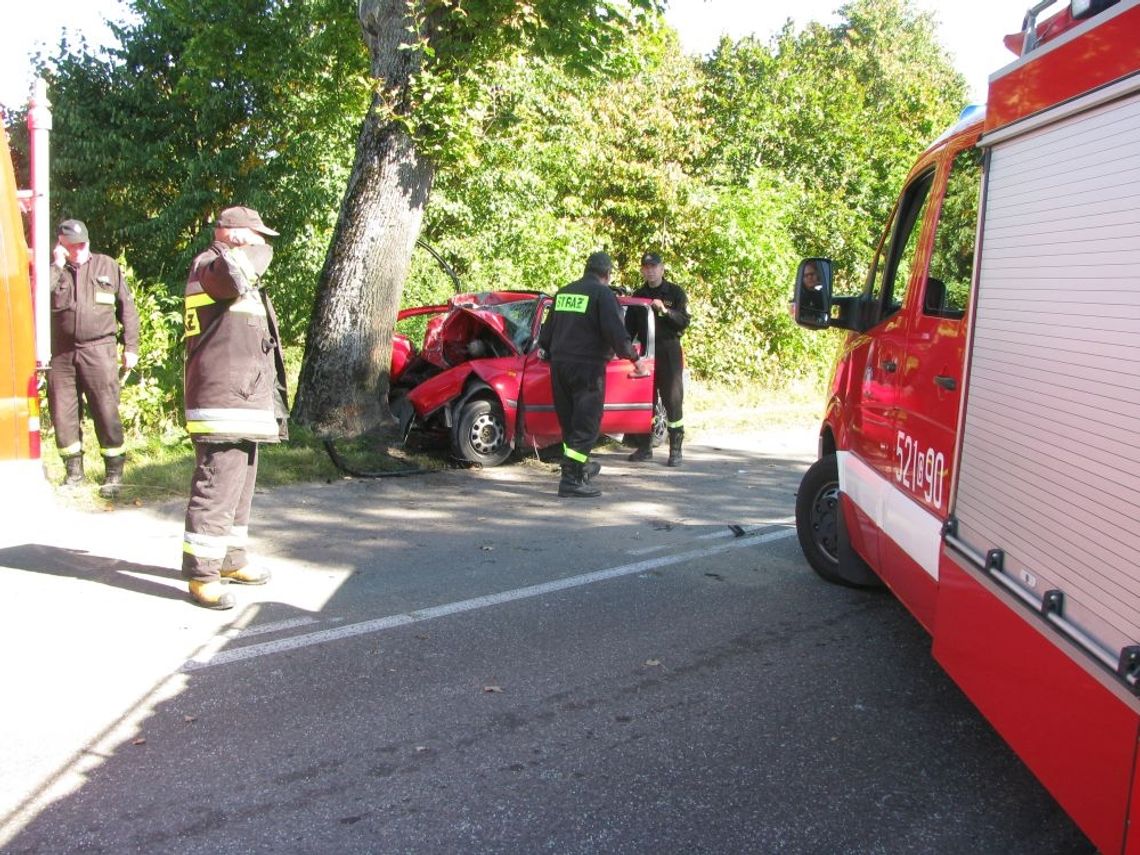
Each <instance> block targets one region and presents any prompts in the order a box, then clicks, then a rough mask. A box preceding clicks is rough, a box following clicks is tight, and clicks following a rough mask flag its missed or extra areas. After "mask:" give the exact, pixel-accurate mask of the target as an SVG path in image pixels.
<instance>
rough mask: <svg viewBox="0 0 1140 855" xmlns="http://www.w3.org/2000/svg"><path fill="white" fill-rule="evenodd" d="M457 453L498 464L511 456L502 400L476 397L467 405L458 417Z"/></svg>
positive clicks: (486, 462) (474, 460) (463, 458)
mask: <svg viewBox="0 0 1140 855" xmlns="http://www.w3.org/2000/svg"><path fill="white" fill-rule="evenodd" d="M455 453H456V456H457V457H459V458H460V459H461V460H466V461H468V462H469V463H478V464H479V465H481V466H498V465H499V464H500V463H502V462H503V461H505V460H506V459H507V458H508V457H510V456H511V441H510V437H509V436H508V435H507V420H506V417H505V416H504V415H503V408H502V407H500V406H499V404H498V402H496V401H490V400H488V399H486V398H476V399H475V400H473V401H468V402H467V403H465V404H464V405H463V407H462V408H461V409H460V411H459V418H457V419H456V420H455Z"/></svg>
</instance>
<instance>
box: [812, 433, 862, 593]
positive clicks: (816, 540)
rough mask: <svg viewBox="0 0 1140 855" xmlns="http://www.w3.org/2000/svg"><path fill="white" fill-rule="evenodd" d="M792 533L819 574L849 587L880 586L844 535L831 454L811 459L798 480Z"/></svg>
mask: <svg viewBox="0 0 1140 855" xmlns="http://www.w3.org/2000/svg"><path fill="white" fill-rule="evenodd" d="M796 534H797V536H798V537H799V541H800V548H801V549H802V550H803V553H804V557H805V558H807V560H808V564H810V565H811V569H812V570H814V571H815V572H816V573H817V574H818V575H819V576H820V578H822V579H824V580H826V581H828V582H831V583H832V584H834V585H846V586H848V587H851V588H878V587H882V582H880V581H879V578H878V577H877V576H876V575H875V574H874V572H873V571H872V570H871V568H870V567H869V566H868V565H867V564H866V562H865V561H863V559H862V558H860V557H859V555H858V554H856V552H855V550H854V549H852V548H851V545H850V542H849V541H848V539H847V532H846V531H845V529H844V524H843V514H842V512H841V509H840V507H839V468H838V465H837V464H836V460H835V455H834V454H828V455H825V456H823V457H821V458H820V459H819V460H817V461H816V462H815V463H813V464H812V465H811V467H810V468H809V469H808V471H807V472H805V473H804V477H803V480H802V481H800V489H799V493H797V494H796Z"/></svg>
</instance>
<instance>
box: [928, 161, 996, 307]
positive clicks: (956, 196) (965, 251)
mask: <svg viewBox="0 0 1140 855" xmlns="http://www.w3.org/2000/svg"><path fill="white" fill-rule="evenodd" d="M981 186H982V152H981V150H980V149H978V148H974V147H971V148H968V149H965V150H963V151H961V152H959V153H958V155H957V156H956V157H955V158H954V162H953V164H952V166H951V168H950V176H949V178H948V179H947V182H946V195H945V197H944V198H943V200H942V212H941V213H940V214H939V217H938V226H937V229H936V231H935V232H934V248H933V250H932V251H931V255H930V276H929V278H928V279H927V282H926V292H925V294H924V296H923V301H922V309H923V312H925V313H926V314H928V315H934V316H936V317H942V318H961V317H963V316H964V315H965V313H966V305H967V304H968V303H969V301H970V282H971V281H972V279H973V275H974V238H975V229H976V227H977V222H978V200H979V198H980V195H981Z"/></svg>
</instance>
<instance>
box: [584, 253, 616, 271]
mask: <svg viewBox="0 0 1140 855" xmlns="http://www.w3.org/2000/svg"><path fill="white" fill-rule="evenodd" d="M613 269H614V261H613V259H612V258H610V256H609V254H608V253H605V252H592V253H590V257H589V258H587V259H586V270H587V271H589V272H590V273H601V274H603V275H604V274H606V273H610V272H612V271H613Z"/></svg>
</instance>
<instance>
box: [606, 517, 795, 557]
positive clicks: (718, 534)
mask: <svg viewBox="0 0 1140 855" xmlns="http://www.w3.org/2000/svg"><path fill="white" fill-rule="evenodd" d="M795 521H796V519H795V517H787V518H785V519H779V520H764V521H762V522H759V523H756V524H755V525H742V526H741V527H740V530H741V531H743V532H744V533H745V534H752V533H753V532H756V531H760V529H762V528H768V527H769V526H773V525H792V524H793V523H795ZM680 525H684V523H681V524H680ZM740 536H741V535H739V534H737V533H736V532H734V531H733V530H732V529H730V528H727V527H725V528H721V529H718V530H717V531H714V532H710V533H708V534H701V535H697V537H695V538H693V540H720V539H721V538H724V537H740ZM676 546H677V544H675V543H658V544H655V545H654V546H642V547H641V548H639V549H627V550H626V551H625V554H626V555H650V554H652V553H654V552H660V551H661V550H663V549H674V548H676Z"/></svg>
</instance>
